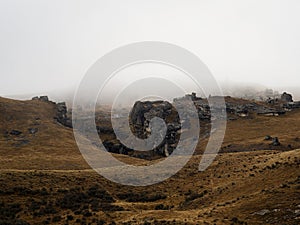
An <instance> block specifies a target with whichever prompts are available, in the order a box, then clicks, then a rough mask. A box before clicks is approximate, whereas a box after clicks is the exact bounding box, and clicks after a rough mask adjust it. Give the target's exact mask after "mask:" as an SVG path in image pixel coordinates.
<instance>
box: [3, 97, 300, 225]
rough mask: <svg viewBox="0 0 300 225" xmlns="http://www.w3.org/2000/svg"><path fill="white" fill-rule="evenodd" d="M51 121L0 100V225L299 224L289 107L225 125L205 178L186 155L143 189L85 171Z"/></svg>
mask: <svg viewBox="0 0 300 225" xmlns="http://www.w3.org/2000/svg"><path fill="white" fill-rule="evenodd" d="M230 101H241V100H239V99H231V100H230ZM56 114H57V105H56V104H55V103H53V102H49V101H46V102H45V101H40V100H30V101H15V100H10V99H5V98H0V224H28V223H29V224H299V223H300V131H299V127H300V110H299V109H295V110H293V111H291V112H287V113H286V114H285V115H280V116H274V117H273V116H271V117H269V116H263V115H254V114H253V115H251V116H250V117H247V118H243V117H239V118H237V117H236V118H235V119H234V120H228V124H227V130H226V136H225V139H224V143H223V145H222V150H221V154H219V155H218V157H217V158H216V159H215V160H214V162H213V164H212V165H211V166H210V167H209V168H208V169H207V170H206V171H204V172H198V164H199V162H200V159H201V155H198V154H196V155H195V156H193V157H192V159H191V160H190V162H189V163H188V164H187V165H186V166H185V167H184V168H183V169H182V170H180V172H179V173H177V174H176V175H174V176H173V177H171V178H170V179H168V180H166V181H164V182H162V183H159V184H156V185H152V186H148V187H129V186H122V185H118V184H115V183H112V182H110V181H108V180H106V179H105V178H103V177H101V176H100V175H98V174H97V173H96V172H94V171H93V170H92V169H91V168H90V167H89V166H88V165H87V164H86V163H85V161H84V159H83V158H82V156H81V154H80V152H79V150H78V148H77V146H76V143H75V141H74V137H73V133H72V129H71V128H68V127H65V126H63V125H62V124H60V123H58V122H57V120H56V119H55V118H56V116H57V115H56ZM20 132H21V133H20ZM267 135H270V136H272V137H278V139H279V141H280V143H281V144H280V145H279V146H274V145H272V141H271V140H264V139H265V136H267ZM205 141H206V139H205V138H203V140H202V141H201V142H200V143H199V144H198V147H197V152H198V153H200V152H201V151H203V149H204V147H205ZM114 156H115V157H117V158H118V159H120V160H122V161H125V162H128V163H131V164H139V165H141V164H143V165H144V164H149V163H155V162H156V161H155V160H152V161H151V162H149V161H148V160H143V159H138V158H133V157H130V156H127V155H120V154H114ZM158 160H160V159H158Z"/></svg>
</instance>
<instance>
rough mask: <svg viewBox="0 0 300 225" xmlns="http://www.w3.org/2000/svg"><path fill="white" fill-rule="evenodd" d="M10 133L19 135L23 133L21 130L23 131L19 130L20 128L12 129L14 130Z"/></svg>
mask: <svg viewBox="0 0 300 225" xmlns="http://www.w3.org/2000/svg"><path fill="white" fill-rule="evenodd" d="M10 134H11V135H16V136H18V135H20V134H22V132H21V131H18V130H12V131H11V132H10Z"/></svg>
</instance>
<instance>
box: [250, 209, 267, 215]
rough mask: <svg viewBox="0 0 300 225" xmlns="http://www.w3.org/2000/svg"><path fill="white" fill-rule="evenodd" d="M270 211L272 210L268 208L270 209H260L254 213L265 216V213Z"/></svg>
mask: <svg viewBox="0 0 300 225" xmlns="http://www.w3.org/2000/svg"><path fill="white" fill-rule="evenodd" d="M268 213H270V210H268V209H262V210H260V211H258V212H255V213H253V214H254V215H259V216H264V215H266V214H268Z"/></svg>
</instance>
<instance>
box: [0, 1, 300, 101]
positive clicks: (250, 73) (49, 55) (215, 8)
mask: <svg viewBox="0 0 300 225" xmlns="http://www.w3.org/2000/svg"><path fill="white" fill-rule="evenodd" d="M299 12H300V1H297V0H234V1H233V0H227V1H222V0H219V1H214V0H206V1H203V0H187V1H184V0H181V1H178V0H177V1H176V0H169V1H167V0H165V1H161V0H152V1H146V0H135V1H133V0H127V1H116V0H109V1H108V0H107V1H102V0H93V1H92V0H81V1H78V0H51V1H50V0H48V1H46V0H43V1H40V0H1V1H0V49H1V51H0V77H1V82H0V95H1V96H5V95H6V96H7V95H19V94H26V93H48V92H51V91H52V92H56V90H73V89H74V88H75V87H76V86H77V85H78V84H79V82H80V80H81V78H82V77H83V76H84V74H85V73H86V71H87V70H88V68H89V67H90V66H91V65H92V64H93V63H94V62H95V61H96V60H97V59H98V58H100V57H101V56H103V55H104V54H106V53H107V52H109V51H111V50H112V49H114V48H117V47H120V46H122V45H125V44H129V43H132V42H138V41H145V40H154V41H164V42H169V43H172V44H176V45H179V46H181V47H183V48H186V49H188V50H189V51H191V52H193V53H195V54H196V55H197V56H198V57H199V58H200V59H201V60H202V61H203V62H204V63H205V64H206V65H207V66H208V67H209V69H210V70H211V72H212V73H213V75H214V76H215V78H216V79H217V80H218V81H220V82H222V83H223V84H226V83H227V84H230V83H232V82H243V83H251V84H260V85H264V86H266V87H271V88H276V89H279V91H280V90H281V89H283V87H294V89H296V87H298V86H299V85H300V78H299V77H300V63H299V60H300V41H299V40H300V14H299ZM149 85H151V84H149Z"/></svg>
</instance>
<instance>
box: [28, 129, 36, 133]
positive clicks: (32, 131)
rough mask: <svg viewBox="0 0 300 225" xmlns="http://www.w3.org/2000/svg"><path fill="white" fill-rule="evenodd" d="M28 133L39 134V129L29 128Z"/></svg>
mask: <svg viewBox="0 0 300 225" xmlns="http://www.w3.org/2000/svg"><path fill="white" fill-rule="evenodd" d="M28 131H29V133H30V134H35V133H37V132H38V128H29V129H28Z"/></svg>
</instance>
